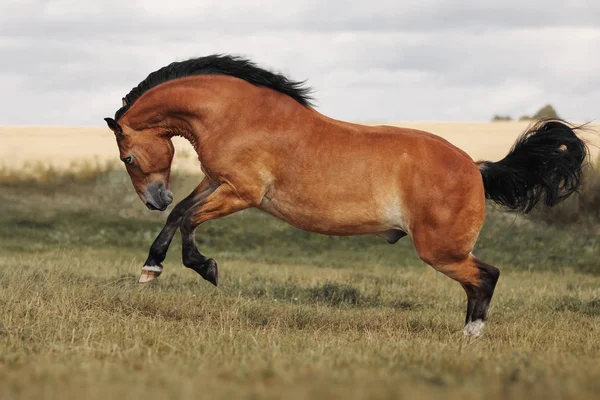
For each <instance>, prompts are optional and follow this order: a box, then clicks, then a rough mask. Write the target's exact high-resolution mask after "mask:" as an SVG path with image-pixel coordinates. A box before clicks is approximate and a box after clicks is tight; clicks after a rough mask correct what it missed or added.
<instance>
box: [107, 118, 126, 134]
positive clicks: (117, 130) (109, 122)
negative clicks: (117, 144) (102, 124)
mask: <svg viewBox="0 0 600 400" xmlns="http://www.w3.org/2000/svg"><path fill="white" fill-rule="evenodd" d="M104 120H105V121H106V124H107V125H108V127H109V128H110V130H111V131H113V132H114V133H115V135H117V136H123V129H122V128H121V125H119V123H118V122H117V121H115V120H114V119H112V118H104Z"/></svg>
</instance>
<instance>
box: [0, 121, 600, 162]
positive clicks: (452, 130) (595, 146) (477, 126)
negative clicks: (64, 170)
mask: <svg viewBox="0 0 600 400" xmlns="http://www.w3.org/2000/svg"><path fill="white" fill-rule="evenodd" d="M388 125H395V126H404V127H407V128H413V129H420V130H424V131H428V132H431V133H434V134H436V135H439V136H441V137H443V138H445V139H446V140H448V141H450V142H451V143H452V144H454V145H455V146H458V147H459V148H461V149H463V150H465V151H466V152H467V153H468V154H469V155H470V156H471V157H473V159H477V160H480V159H481V160H483V159H485V160H492V161H495V160H500V159H501V158H503V157H504V156H505V155H506V153H507V152H508V150H509V149H510V147H511V146H512V144H513V142H514V141H515V139H516V138H517V137H518V136H519V135H520V134H521V133H522V132H523V131H524V130H525V129H526V128H527V126H528V125H529V123H528V122H494V123H488V122H397V123H391V124H388ZM590 128H591V129H597V127H596V126H595V125H590ZM583 137H584V138H585V139H586V140H587V141H589V143H590V144H591V145H592V146H590V150H591V153H592V159H594V160H595V159H596V158H597V155H598V153H599V149H600V135H597V134H593V133H584V134H583ZM175 141H176V147H177V148H178V150H179V152H182V151H183V153H184V157H178V158H177V159H176V160H177V162H178V164H179V165H178V168H182V169H187V170H191V171H193V170H197V167H198V163H197V162H196V161H195V154H192V153H193V149H192V148H191V147H190V146H187V143H185V141H184V140H182V139H179V138H175ZM182 149H183V150H182ZM89 159H96V160H99V161H100V162H104V161H107V160H110V161H118V154H117V150H116V145H115V142H114V138H113V135H112V133H111V132H110V130H109V129H107V128H104V127H101V128H90V127H33V126H32V127H6V126H4V127H0V162H1V163H2V164H4V166H22V165H24V164H27V163H28V164H35V163H38V162H43V163H46V164H51V165H54V166H57V167H66V166H69V164H70V163H72V162H80V161H82V160H89ZM186 159H188V161H185V160H186Z"/></svg>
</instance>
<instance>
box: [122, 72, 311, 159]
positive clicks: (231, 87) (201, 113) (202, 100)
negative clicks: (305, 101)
mask: <svg viewBox="0 0 600 400" xmlns="http://www.w3.org/2000/svg"><path fill="white" fill-rule="evenodd" d="M265 91H267V92H265ZM222 93H226V95H222ZM236 97H239V98H240V99H242V100H239V101H236V100H235V99H236ZM138 102H140V103H139V104H136V107H132V109H131V110H130V113H131V115H129V116H128V117H129V120H130V121H132V122H134V123H135V124H137V125H139V126H144V125H150V126H152V127H161V128H164V129H163V130H162V133H161V132H160V130H157V131H158V134H163V135H164V134H167V135H169V136H181V137H183V138H185V139H187V140H188V141H189V142H190V143H191V144H192V146H193V147H194V149H196V152H198V151H199V146H200V143H203V142H204V143H206V142H210V141H211V139H212V138H215V137H217V138H223V137H224V136H229V135H237V134H238V133H240V132H238V131H239V130H240V129H243V130H244V132H243V133H244V134H245V135H247V134H250V132H248V129H249V127H252V128H255V129H258V130H262V131H264V130H268V129H270V127H269V126H270V124H281V121H285V120H289V115H290V114H297V111H301V110H307V108H306V107H304V106H302V105H300V104H298V103H297V102H296V101H295V100H294V99H292V98H291V97H288V96H286V95H284V94H282V93H279V92H276V91H273V90H272V89H267V88H264V87H257V86H254V85H252V84H250V83H248V82H244V81H241V80H238V79H237V78H231V77H227V76H219V75H214V76H212V75H208V76H195V77H188V78H182V79H178V80H174V81H171V82H167V83H165V84H163V85H160V86H157V87H156V88H155V89H152V90H151V91H149V92H148V93H147V94H146V95H144V96H143V97H141V98H140V99H139V100H138ZM284 115H285V116H284ZM231 116H235V118H232V117H231ZM134 129H135V127H134ZM146 129H147V128H146Z"/></svg>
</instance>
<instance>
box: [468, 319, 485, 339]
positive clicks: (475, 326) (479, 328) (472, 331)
mask: <svg viewBox="0 0 600 400" xmlns="http://www.w3.org/2000/svg"><path fill="white" fill-rule="evenodd" d="M484 325H485V322H483V321H482V320H480V319H477V320H475V321H471V322H469V323H468V324H467V325H465V329H463V333H464V334H465V336H470V337H473V338H478V337H480V336H481V335H482V334H483V326H484Z"/></svg>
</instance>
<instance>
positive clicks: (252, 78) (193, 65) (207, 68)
mask: <svg viewBox="0 0 600 400" xmlns="http://www.w3.org/2000/svg"><path fill="white" fill-rule="evenodd" d="M192 75H229V76H234V77H236V78H240V79H243V80H245V81H247V82H249V83H252V84H253V85H256V86H264V87H268V88H270V89H273V90H276V91H278V92H281V93H284V94H287V95H288V96H290V97H292V98H293V99H294V100H296V101H297V102H298V103H300V104H302V105H303V106H305V107H310V106H312V105H313V104H312V98H311V97H310V92H311V88H309V87H306V86H304V82H303V81H292V80H290V79H288V78H286V77H285V76H283V75H281V74H276V73H273V72H270V71H267V70H265V69H262V68H260V67H258V66H256V64H254V63H253V62H252V61H250V60H248V59H245V58H242V57H236V56H230V55H222V54H213V55H210V56H206V57H199V58H193V59H191V60H187V61H180V62H174V63H171V64H169V65H167V66H166V67H162V68H161V69H159V70H157V71H154V72H152V73H151V74H150V75H148V77H147V78H146V79H144V80H143V81H142V82H140V84H139V85H137V86H136V87H134V88H133V89H131V91H130V92H129V94H128V95H127V96H125V104H126V105H124V106H123V107H121V108H120V109H119V110H118V111H117V112H116V113H115V120H117V121H118V120H119V118H121V117H122V116H123V114H125V112H127V110H129V107H131V106H132V105H133V103H134V102H135V101H136V100H137V99H139V98H140V97H141V96H142V95H143V94H144V93H146V92H147V91H148V90H150V89H152V88H153V87H156V86H158V85H160V84H161V83H165V82H167V81H170V80H173V79H177V78H183V77H186V76H192Z"/></svg>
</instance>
